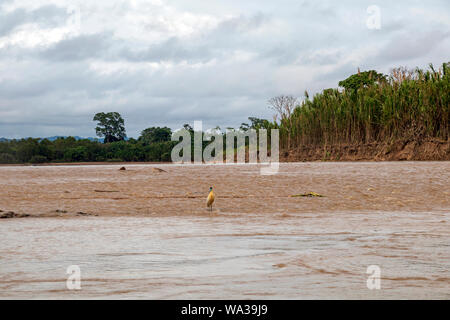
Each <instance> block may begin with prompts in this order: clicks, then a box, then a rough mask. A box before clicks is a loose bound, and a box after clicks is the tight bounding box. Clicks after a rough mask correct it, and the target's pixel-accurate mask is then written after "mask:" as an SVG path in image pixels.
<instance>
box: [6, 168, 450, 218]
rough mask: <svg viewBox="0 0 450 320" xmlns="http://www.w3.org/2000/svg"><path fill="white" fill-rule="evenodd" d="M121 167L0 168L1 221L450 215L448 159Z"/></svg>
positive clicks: (449, 169)
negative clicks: (265, 169)
mask: <svg viewBox="0 0 450 320" xmlns="http://www.w3.org/2000/svg"><path fill="white" fill-rule="evenodd" d="M122 166H123V165H121V166H120V167H119V166H117V165H111V164H108V165H97V166H38V167H30V166H28V167H26V166H21V167H0V210H1V212H0V217H2V218H4V219H7V218H28V217H58V218H64V217H68V218H76V217H96V216H137V217H166V216H186V217H193V216H205V217H209V216H222V215H227V216H233V215H238V216H239V215H242V214H244V215H247V214H250V215H252V214H263V215H268V216H286V217H288V216H289V215H291V214H299V213H300V214H305V215H310V214H313V215H315V214H319V215H323V214H330V213H336V212H387V211H389V212H398V211H402V212H427V211H440V212H449V211H450V192H449V191H448V184H449V183H450V162H448V161H442V162H438V161H437V162H304V163H281V164H280V168H279V172H278V173H277V174H275V175H270V176H264V175H261V172H260V169H261V166H260V165H232V166H227V165H199V166H194V165H164V166H162V165H161V164H158V166H159V167H160V168H158V167H157V166H155V165H149V164H145V165H137V164H127V165H125V166H124V167H125V169H126V170H120V168H121V167H122ZM158 169H162V170H158ZM210 186H213V187H214V190H215V193H216V197H217V198H216V202H215V204H214V210H213V212H212V213H210V212H209V211H208V210H207V209H206V204H205V201H206V197H207V195H208V191H209V187H210ZM305 194H306V195H308V194H318V195H323V197H309V196H307V197H302V196H301V195H305ZM237 212H239V214H237ZM4 219H0V220H4Z"/></svg>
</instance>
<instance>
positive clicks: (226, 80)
mask: <svg viewBox="0 0 450 320" xmlns="http://www.w3.org/2000/svg"><path fill="white" fill-rule="evenodd" d="M102 1H103V0H100V1H98V2H96V5H95V6H93V7H91V9H92V10H93V11H94V13H95V14H93V17H95V18H92V17H91V16H90V15H91V14H92V13H91V11H89V10H82V14H83V16H82V17H83V20H82V21H84V22H83V26H82V27H83V28H82V32H83V33H82V34H81V35H80V36H77V37H74V36H73V35H68V36H67V38H65V39H63V40H61V41H59V42H57V43H55V44H53V45H51V46H50V47H42V46H40V45H38V46H35V47H29V46H28V47H22V46H20V45H16V44H11V43H10V44H7V45H6V46H4V47H3V48H2V49H0V136H7V137H18V136H29V135H32V136H44V135H45V136H50V135H58V134H63V135H68V134H72V135H79V136H92V135H95V131H94V123H93V122H92V116H93V114H95V113H96V112H100V111H110V110H115V111H118V112H120V113H121V114H122V115H123V116H124V118H125V121H126V127H127V132H128V134H129V136H136V135H137V134H138V133H139V132H140V130H142V129H144V128H146V127H148V126H152V125H160V126H164V125H167V126H170V127H172V128H178V127H180V126H181V125H183V124H184V123H187V122H189V123H192V122H193V121H194V120H203V121H204V126H205V127H213V126H215V125H220V126H222V127H225V126H238V125H239V124H240V123H241V122H245V121H247V117H248V116H257V117H263V118H269V119H270V118H271V115H272V112H271V111H270V110H269V109H268V108H267V104H266V101H267V99H268V98H270V97H271V96H274V95H277V94H279V93H283V92H284V90H288V91H292V92H294V93H298V94H301V93H302V92H304V90H308V92H309V93H310V94H313V93H315V92H318V91H320V90H321V89H323V88H329V87H337V83H338V82H339V80H342V79H345V78H346V77H348V76H349V75H351V74H353V73H355V72H356V71H357V68H358V67H361V70H367V69H376V70H378V71H380V72H384V73H386V72H388V71H389V68H391V67H395V66H398V65H403V64H404V63H403V62H404V61H406V60H408V59H409V60H408V63H411V64H412V63H414V64H415V65H417V66H419V67H420V66H426V64H427V63H428V62H434V63H440V62H442V61H444V60H448V53H447V52H448V51H449V49H450V47H449V46H450V41H449V39H450V37H449V36H448V27H447V29H445V26H441V29H440V28H439V27H437V26H436V25H431V24H430V23H429V22H428V21H429V20H426V19H425V18H422V17H421V16H420V15H419V16H415V17H409V16H408V15H407V14H404V15H401V14H399V13H398V10H397V9H396V8H398V6H400V7H401V5H397V7H394V9H393V8H392V7H389V6H388V2H387V1H386V2H385V3H384V4H382V5H383V8H382V9H383V17H382V29H381V30H379V31H373V30H368V29H367V28H365V26H364V21H363V18H364V15H365V8H364V6H365V4H364V3H363V4H361V2H359V1H355V2H352V1H350V0H345V1H344V4H343V7H342V6H341V5H337V4H335V3H334V2H331V1H327V2H324V3H322V2H321V3H320V4H317V3H316V2H308V3H306V5H300V6H299V4H298V1H287V0H286V1H283V2H282V3H281V4H282V5H277V6H275V5H274V4H272V3H269V2H264V1H255V2H245V3H244V2H239V1H237V0H233V1H232V5H229V2H226V3H225V2H224V4H222V5H221V8H222V7H223V8H225V9H226V8H227V6H228V5H229V6H230V10H229V11H226V10H222V9H221V8H220V9H217V11H214V10H212V11H214V12H215V13H214V14H215V15H216V17H217V18H220V19H222V22H221V23H219V24H218V25H217V27H216V28H214V29H213V30H196V33H194V34H193V35H192V36H190V37H185V36H182V35H180V36H175V37H174V36H169V34H170V35H173V30H174V29H176V28H172V27H173V25H171V24H170V23H167V22H168V21H169V20H165V23H162V22H161V21H159V20H156V19H154V20H152V19H149V20H151V21H147V24H145V23H142V25H139V24H137V25H138V26H137V27H142V28H143V29H141V30H140V31H142V32H143V33H145V31H146V30H148V28H152V30H153V31H154V30H157V32H156V33H160V34H161V35H163V36H164V34H167V37H166V38H165V39H164V38H163V40H162V41H160V42H152V41H150V40H148V41H146V40H145V37H140V39H142V38H143V40H142V42H139V43H136V40H135V39H132V38H133V37H130V38H131V39H128V38H119V35H123V32H119V31H123V30H119V28H121V27H122V26H121V25H120V24H118V23H117V24H116V23H115V21H110V20H111V19H114V18H111V16H114V14H115V13H114V14H113V13H111V12H108V11H102V10H104V8H102V4H103V3H104V2H102ZM171 3H172V4H173V5H174V6H175V7H176V5H177V3H179V0H172V1H171ZM190 3H191V1H189V2H188V1H185V6H184V8H185V9H186V10H188V11H189V8H190V6H191V4H190ZM368 4H369V3H368ZM368 4H367V5H368ZM403 5H405V4H404V3H403ZM416 6H418V7H420V5H419V4H416ZM436 6H437V7H438V8H441V9H442V11H445V8H447V7H448V5H447V6H446V3H444V2H442V4H437V5H436ZM94 7H95V8H94ZM208 7H209V8H210V9H211V8H212V7H214V3H213V2H209V3H208ZM355 7H356V9H355ZM340 8H342V10H340ZM82 9H83V8H82ZM119 9H120V10H119ZM114 10H119V11H120V12H121V14H122V11H123V16H126V15H127V14H128V10H132V8H131V6H127V5H123V7H119V8H116V7H115V9H114ZM355 10H356V11H355ZM427 10H431V9H430V8H429V7H427ZM347 11H348V12H351V14H356V15H358V14H359V15H360V16H358V19H359V18H360V17H361V18H362V21H361V23H359V24H358V23H356V24H353V25H352V24H346V23H345V22H346V21H345V17H346V14H347ZM197 13H203V12H202V6H201V5H200V2H199V4H198V7H197ZM205 14H206V13H205ZM229 14H232V15H233V16H234V17H233V18H225V17H226V15H229ZM0 16H1V17H4V18H5V19H3V20H2V19H0V36H1V34H2V33H3V34H8V33H11V32H13V31H14V30H15V29H16V28H17V27H18V26H20V25H22V24H23V23H28V22H33V21H34V22H35V23H38V24H39V25H42V26H45V25H46V24H47V25H54V26H59V25H61V23H62V24H64V23H65V19H66V18H67V17H68V14H67V13H66V11H65V9H63V8H58V7H54V6H47V7H43V8H41V9H38V10H35V11H33V12H32V11H26V10H20V9H17V10H16V11H13V12H11V13H9V14H6V13H0ZM7 16H8V17H7ZM45 17H47V18H48V19H47V18H45ZM114 17H115V18H117V19H120V16H114ZM170 18H171V16H168V17H167V19H170ZM423 19H425V20H423ZM427 19H428V18H427ZM144 20H145V19H144ZM170 22H172V21H170ZM104 23H105V24H104ZM174 23H175V21H174ZM175 24H176V23H175ZM105 25H107V26H108V27H105ZM134 27H136V26H134V25H133V28H134ZM115 28H116V29H115ZM146 28H147V29H146ZM167 28H169V29H170V30H169V29H167ZM171 28H172V29H171ZM278 28H279V29H278ZM131 30H134V29H131ZM436 30H440V31H436ZM265 31H267V33H265ZM446 32H447V33H446ZM140 41H141V40H140ZM138 48H140V49H138ZM236 52H244V53H248V55H246V56H245V58H244V59H242V60H239V59H234V58H235V57H236V56H234V55H235V53H236ZM231 57H233V58H231ZM213 59H214V62H213V63H206V62H211V61H212V60H213ZM146 62H156V63H159V62H170V63H169V64H161V65H160V66H159V67H157V68H153V67H151V68H150V67H148V64H146ZM179 62H183V63H179ZM185 62H187V63H185ZM97 63H98V65H96V64H97ZM194 64H195V65H194ZM93 66H94V67H99V69H96V68H93ZM109 66H111V70H110V69H109ZM141 66H142V68H141ZM102 68H106V69H107V70H106V71H107V72H106V73H103V72H100V71H98V70H101V69H102ZM114 70H116V71H114ZM300 73H301V74H300ZM280 91H281V92H280Z"/></svg>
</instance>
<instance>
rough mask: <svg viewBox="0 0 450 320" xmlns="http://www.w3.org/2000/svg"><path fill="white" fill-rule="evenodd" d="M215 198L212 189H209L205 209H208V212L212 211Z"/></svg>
mask: <svg viewBox="0 0 450 320" xmlns="http://www.w3.org/2000/svg"><path fill="white" fill-rule="evenodd" d="M215 197H216V195H215V194H214V191H213V188H212V187H210V188H209V194H208V198H207V199H206V207H208V208H210V211H212V207H213V203H214V199H215Z"/></svg>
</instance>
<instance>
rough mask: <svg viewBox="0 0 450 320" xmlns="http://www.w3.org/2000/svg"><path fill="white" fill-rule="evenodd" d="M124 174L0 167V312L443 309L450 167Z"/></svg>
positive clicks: (373, 165)
mask: <svg viewBox="0 0 450 320" xmlns="http://www.w3.org/2000/svg"><path fill="white" fill-rule="evenodd" d="M121 166H122V165H121ZM155 167H158V168H161V169H163V170H165V172H160V171H158V170H155V169H154V168H155ZM119 168H120V166H117V165H100V166H42V167H41V166H36V167H7V166H4V167H0V210H1V211H2V212H0V214H2V213H6V212H14V213H15V214H18V215H29V216H30V217H27V218H12V219H0V299H19V298H25V299H38V298H42V299H82V298H87V299H109V298H114V299H128V298H138V299H143V298H145V299H315V298H318V299H337V298H344V299H391V298H395V299H449V298H450V188H449V185H450V163H449V162H379V163H378V162H367V163H363V162H355V163H350V162H347V163H331V162H327V163H323V162H317V163H285V164H281V167H280V170H279V172H278V174H276V175H272V176H262V175H260V170H259V169H260V168H259V167H258V166H254V165H232V166H217V165H208V166H206V165H202V166H175V165H158V166H155V165H126V169H127V170H125V171H119ZM210 186H213V187H214V190H215V192H216V195H217V199H216V202H215V206H214V210H213V212H212V213H210V212H208V211H207V210H206V208H205V200H206V196H207V194H208V190H209V187H210ZM308 192H315V193H318V194H321V195H323V197H295V195H300V194H303V193H308ZM69 266H77V268H79V270H80V286H81V289H79V290H76V289H75V290H71V289H69V288H68V287H67V282H66V281H67V279H68V278H69V274H67V273H66V272H67V268H68V267H69ZM369 266H372V267H373V266H375V267H376V268H378V270H379V272H380V273H379V282H377V283H378V284H379V286H377V287H376V288H373V287H372V289H369V287H370V285H369V287H368V279H369V280H371V279H372V277H373V274H368V273H367V268H368V267H369ZM377 279H378V278H377ZM372 280H373V279H372ZM369 282H370V283H372V284H373V283H376V281H375V282H373V281H369ZM377 288H379V289H377Z"/></svg>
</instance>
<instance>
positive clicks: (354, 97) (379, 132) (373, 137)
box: [270, 63, 450, 149]
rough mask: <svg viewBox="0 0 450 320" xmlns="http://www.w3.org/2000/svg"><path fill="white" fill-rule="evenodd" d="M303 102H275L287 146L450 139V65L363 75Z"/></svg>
mask: <svg viewBox="0 0 450 320" xmlns="http://www.w3.org/2000/svg"><path fill="white" fill-rule="evenodd" d="M339 86H340V87H342V88H343V89H341V90H338V89H326V90H323V91H322V92H321V93H319V94H316V95H315V96H314V97H313V98H312V99H310V98H309V96H308V93H307V92H305V96H306V100H304V101H303V102H302V103H300V104H297V103H296V100H295V98H292V97H286V96H280V97H276V98H273V99H271V100H270V104H271V106H272V107H273V109H275V110H276V111H277V113H278V117H279V120H280V126H279V128H280V137H281V138H280V139H281V147H282V148H284V149H290V148H295V147H296V146H299V145H336V144H342V143H344V144H361V143H363V144H364V143H371V142H388V141H394V140H398V139H414V140H416V139H423V138H438V139H442V140H445V141H446V140H448V139H449V101H450V63H444V64H443V65H442V67H441V68H440V69H439V70H435V68H434V67H433V65H430V67H429V69H428V70H425V71H424V70H420V69H416V70H407V69H405V68H397V69H393V70H392V72H391V74H390V75H389V76H386V75H383V74H380V73H377V72H376V71H374V70H371V71H366V72H358V73H357V74H355V75H352V76H351V77H349V78H348V79H346V80H343V81H341V82H339Z"/></svg>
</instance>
